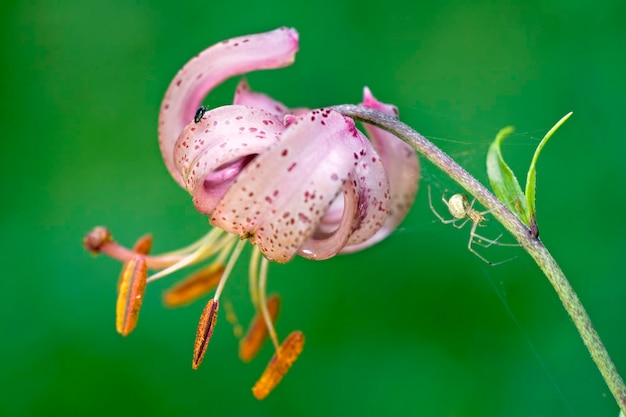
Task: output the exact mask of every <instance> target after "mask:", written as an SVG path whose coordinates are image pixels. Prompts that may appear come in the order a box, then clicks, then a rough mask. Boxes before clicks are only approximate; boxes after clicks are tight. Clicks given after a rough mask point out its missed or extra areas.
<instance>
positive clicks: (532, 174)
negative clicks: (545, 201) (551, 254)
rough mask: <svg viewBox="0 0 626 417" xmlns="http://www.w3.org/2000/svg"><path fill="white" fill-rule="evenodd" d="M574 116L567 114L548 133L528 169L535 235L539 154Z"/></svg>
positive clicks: (528, 187)
mask: <svg viewBox="0 0 626 417" xmlns="http://www.w3.org/2000/svg"><path fill="white" fill-rule="evenodd" d="M571 115H572V112H569V113H567V114H566V115H565V116H563V117H562V118H561V120H559V121H558V122H557V123H556V124H555V125H554V126H553V127H552V129H550V130H549V131H548V133H546V135H545V136H544V137H543V139H542V140H541V142H539V146H537V149H536V150H535V154H534V155H533V159H532V161H531V162H530V168H529V169H528V175H527V177H526V193H525V194H526V206H527V207H528V218H529V219H530V223H531V224H529V226H530V228H531V230H533V231H534V233H535V235H537V234H538V232H537V212H536V209H535V188H536V182H537V168H536V166H537V159H538V158H539V154H540V153H541V150H542V149H543V147H544V146H545V145H546V143H548V140H550V138H551V137H552V135H553V134H554V132H556V131H557V130H558V129H559V128H560V127H561V126H562V125H563V123H565V122H566V121H567V119H569V117H570V116H571Z"/></svg>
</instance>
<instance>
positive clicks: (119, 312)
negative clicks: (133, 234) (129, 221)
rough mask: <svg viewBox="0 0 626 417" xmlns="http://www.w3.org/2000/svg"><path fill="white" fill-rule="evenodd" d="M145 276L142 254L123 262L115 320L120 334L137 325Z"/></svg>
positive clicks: (144, 288) (146, 272)
mask: <svg viewBox="0 0 626 417" xmlns="http://www.w3.org/2000/svg"><path fill="white" fill-rule="evenodd" d="M147 277H148V267H147V266H146V259H145V258H144V257H143V256H136V257H135V258H133V259H131V260H130V261H128V262H126V263H125V264H124V268H123V269H122V276H121V280H120V286H119V292H118V295H117V307H116V320H115V326H116V328H117V331H118V333H120V334H121V335H122V336H126V335H128V334H130V332H132V331H133V329H134V328H135V326H136V325H137V319H138V318H139V310H140V308H141V303H142V302H143V296H144V293H145V291H146V278H147Z"/></svg>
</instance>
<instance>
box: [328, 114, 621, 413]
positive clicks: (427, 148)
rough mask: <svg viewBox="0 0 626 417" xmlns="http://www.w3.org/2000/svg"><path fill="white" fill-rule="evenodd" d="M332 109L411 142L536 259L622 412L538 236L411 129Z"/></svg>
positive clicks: (612, 373)
mask: <svg viewBox="0 0 626 417" xmlns="http://www.w3.org/2000/svg"><path fill="white" fill-rule="evenodd" d="M333 109H334V110H336V111H338V112H339V113H342V114H343V115H345V116H348V117H351V118H353V119H355V120H358V121H361V122H364V123H368V124H372V125H374V126H378V127H380V128H382V129H385V130H387V131H388V132H390V133H392V134H394V135H395V136H397V137H399V138H400V139H402V140H403V141H405V142H406V143H408V144H409V145H411V146H412V147H413V148H414V149H415V150H416V151H417V152H418V153H420V154H421V155H422V156H424V157H425V158H427V159H428V160H429V161H430V162H432V163H433V164H435V165H436V166H437V167H439V168H440V169H441V170H442V171H443V172H445V173H446V174H447V175H448V176H449V177H450V178H452V179H453V180H454V181H456V182H457V183H458V184H459V185H460V186H461V187H463V188H464V189H465V190H466V191H467V192H468V193H469V194H471V195H472V196H474V197H475V198H476V199H477V200H478V201H479V202H480V203H481V204H482V205H483V206H484V207H485V208H486V209H487V210H489V213H491V214H492V215H493V217H495V218H496V219H497V220H498V221H499V222H500V223H502V225H503V226H504V227H505V228H506V229H507V230H508V231H509V232H510V233H511V234H512V235H513V237H514V238H515V239H517V241H518V242H519V243H520V244H521V245H522V247H523V248H524V249H526V251H527V252H528V254H529V255H530V256H531V257H532V258H533V259H534V260H535V262H537V265H539V268H541V270H542V271H543V273H544V274H545V275H546V277H547V278H548V280H549V281H550V283H551V284H552V286H553V287H554V289H555V291H556V292H557V294H558V296H559V298H560V299H561V302H562V303H563V306H564V307H565V310H566V311H567V312H568V313H569V315H570V317H571V318H572V320H573V321H574V324H575V325H576V328H577V329H578V332H579V333H580V336H581V337H582V339H583V342H584V343H585V345H586V346H587V349H588V350H589V353H591V357H592V358H593V360H594V362H595V363H596V366H597V367H598V369H599V370H600V373H601V374H602V377H603V378H604V380H605V381H606V383H607V385H608V386H609V389H610V390H611V393H612V394H613V396H614V397H615V400H616V401H617V404H618V405H619V407H620V410H622V412H623V413H624V414H626V386H625V385H624V381H623V380H622V377H621V376H620V375H619V373H618V372H617V369H616V368H615V365H614V364H613V362H612V361H611V358H610V356H609V353H608V352H607V350H606V348H605V347H604V344H603V343H602V340H600V336H599V335H598V333H597V332H596V330H595V328H594V327H593V324H592V323H591V319H590V318H589V315H588V314H587V312H586V311H585V308H584V307H583V305H582V303H581V302H580V300H579V299H578V296H577V295H576V292H575V291H574V289H573V288H572V286H571V285H570V283H569V281H568V280H567V278H566V277H565V274H564V273H563V271H562V270H561V268H560V267H559V265H558V264H557V263H556V261H555V260H554V258H553V257H552V255H550V252H548V249H546V247H545V246H544V245H543V243H542V242H541V240H540V239H539V238H538V237H533V236H532V234H531V231H530V229H528V227H526V225H524V224H523V223H522V222H521V221H520V220H519V219H518V218H517V217H516V216H515V215H514V214H513V213H512V212H511V211H510V210H508V209H507V208H506V207H505V206H504V205H503V204H502V202H500V201H499V200H498V199H497V198H496V197H495V196H494V195H493V194H492V193H491V192H490V191H489V190H488V189H487V188H486V187H485V186H483V185H482V184H481V183H480V182H479V181H478V180H477V179H475V178H474V177H472V176H471V175H470V174H469V173H468V172H467V171H466V170H465V169H464V168H462V167H461V166H460V165H459V164H457V163H456V162H455V161H454V160H453V159H452V158H450V157H449V156H448V155H447V154H446V153H445V152H443V151H442V150H441V149H439V148H437V147H436V146H435V145H434V144H433V143H431V142H430V141H428V139H426V138H425V137H424V136H422V135H420V134H419V133H417V132H416V131H415V130H413V129H412V128H410V127H409V126H407V125H406V124H404V123H402V122H400V121H399V120H397V119H395V118H393V117H390V116H388V115H386V114H384V113H381V112H379V111H376V110H372V109H368V108H366V107H361V106H355V105H348V104H347V105H341V106H334V107H333Z"/></svg>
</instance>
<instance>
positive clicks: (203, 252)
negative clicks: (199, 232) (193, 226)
mask: <svg viewBox="0 0 626 417" xmlns="http://www.w3.org/2000/svg"><path fill="white" fill-rule="evenodd" d="M235 239H236V236H235V235H231V234H225V232H224V231H223V230H221V229H217V228H216V229H213V230H211V231H210V232H209V233H208V234H207V235H206V236H205V239H204V241H203V242H202V244H201V245H199V247H198V248H197V249H196V250H195V251H194V252H192V253H190V254H188V255H187V256H185V257H182V258H179V260H178V261H177V262H176V263H173V264H170V266H168V267H167V268H165V269H162V270H161V271H159V272H157V273H156V274H153V275H152V276H150V277H149V278H148V282H153V281H156V280H157V279H159V278H163V277H165V276H167V275H170V274H172V273H174V272H176V271H178V270H179V269H182V268H185V267H187V266H190V265H193V264H195V263H198V262H200V261H203V260H205V259H207V258H208V257H210V256H213V255H214V254H215V253H216V252H218V251H220V250H222V249H223V248H224V247H225V246H226V245H229V244H231V245H232V243H233V242H234V241H235ZM170 256H171V254H170Z"/></svg>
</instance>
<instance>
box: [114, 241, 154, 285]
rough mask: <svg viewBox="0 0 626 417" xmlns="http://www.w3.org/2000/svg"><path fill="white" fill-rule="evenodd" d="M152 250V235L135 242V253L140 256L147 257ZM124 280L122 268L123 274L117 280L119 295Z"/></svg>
mask: <svg viewBox="0 0 626 417" xmlns="http://www.w3.org/2000/svg"><path fill="white" fill-rule="evenodd" d="M151 249H152V235H145V236H142V237H140V238H139V239H137V242H135V246H133V251H135V253H137V254H140V255H147V254H149V253H150V250H151ZM123 279H124V268H122V273H121V274H120V277H119V279H118V280H117V292H118V294H119V292H120V287H121V286H122V280H123Z"/></svg>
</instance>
